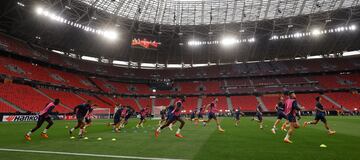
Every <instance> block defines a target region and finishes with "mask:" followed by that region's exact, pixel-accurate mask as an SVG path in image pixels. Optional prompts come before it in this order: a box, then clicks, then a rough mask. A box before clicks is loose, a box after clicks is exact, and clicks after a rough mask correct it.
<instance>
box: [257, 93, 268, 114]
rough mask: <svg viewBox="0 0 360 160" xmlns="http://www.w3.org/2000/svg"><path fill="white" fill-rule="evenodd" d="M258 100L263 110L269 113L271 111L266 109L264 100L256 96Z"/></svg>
mask: <svg viewBox="0 0 360 160" xmlns="http://www.w3.org/2000/svg"><path fill="white" fill-rule="evenodd" d="M256 100H257V101H258V102H259V104H260V106H261V108H262V110H263V111H265V112H268V111H269V110H268V109H267V108H266V106H265V104H264V102H263V101H262V99H261V98H260V97H257V96H256Z"/></svg>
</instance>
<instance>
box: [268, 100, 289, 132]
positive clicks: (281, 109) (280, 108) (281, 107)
mask: <svg viewBox="0 0 360 160" xmlns="http://www.w3.org/2000/svg"><path fill="white" fill-rule="evenodd" d="M275 110H276V111H277V113H276V114H277V119H276V121H275V123H274V126H273V128H272V129H271V131H272V133H274V134H276V126H277V125H278V124H279V123H280V122H281V120H282V119H285V120H286V119H287V117H286V115H285V103H284V97H283V96H280V97H279V102H278V103H277V104H276V106H275ZM282 128H283V127H282Z"/></svg>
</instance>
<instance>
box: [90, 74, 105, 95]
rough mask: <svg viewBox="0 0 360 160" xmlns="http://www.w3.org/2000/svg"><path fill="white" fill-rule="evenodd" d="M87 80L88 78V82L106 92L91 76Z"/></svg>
mask: <svg viewBox="0 0 360 160" xmlns="http://www.w3.org/2000/svg"><path fill="white" fill-rule="evenodd" d="M87 80H89V82H90V83H91V84H92V85H94V86H95V87H96V88H97V89H98V90H99V91H103V92H107V91H104V90H103V89H102V88H101V87H100V86H99V85H98V84H97V83H95V82H94V81H93V79H92V78H90V77H88V78H87Z"/></svg>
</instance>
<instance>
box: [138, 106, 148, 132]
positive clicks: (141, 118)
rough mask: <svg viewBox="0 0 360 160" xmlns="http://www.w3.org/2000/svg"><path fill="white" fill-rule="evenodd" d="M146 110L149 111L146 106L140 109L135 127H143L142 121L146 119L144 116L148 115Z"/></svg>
mask: <svg viewBox="0 0 360 160" xmlns="http://www.w3.org/2000/svg"><path fill="white" fill-rule="evenodd" d="M148 112H149V107H148V106H146V107H145V108H143V109H141V110H140V122H139V123H138V124H137V125H136V128H139V127H140V126H141V127H142V128H144V122H145V120H146V116H147V115H148Z"/></svg>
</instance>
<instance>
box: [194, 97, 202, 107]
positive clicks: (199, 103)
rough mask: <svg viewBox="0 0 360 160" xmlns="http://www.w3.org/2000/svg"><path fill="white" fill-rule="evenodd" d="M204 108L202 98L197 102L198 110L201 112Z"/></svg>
mask: <svg viewBox="0 0 360 160" xmlns="http://www.w3.org/2000/svg"><path fill="white" fill-rule="evenodd" d="M202 106H203V100H202V98H200V97H199V98H198V100H197V107H196V108H197V109H198V110H200V108H201V107H202Z"/></svg>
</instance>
